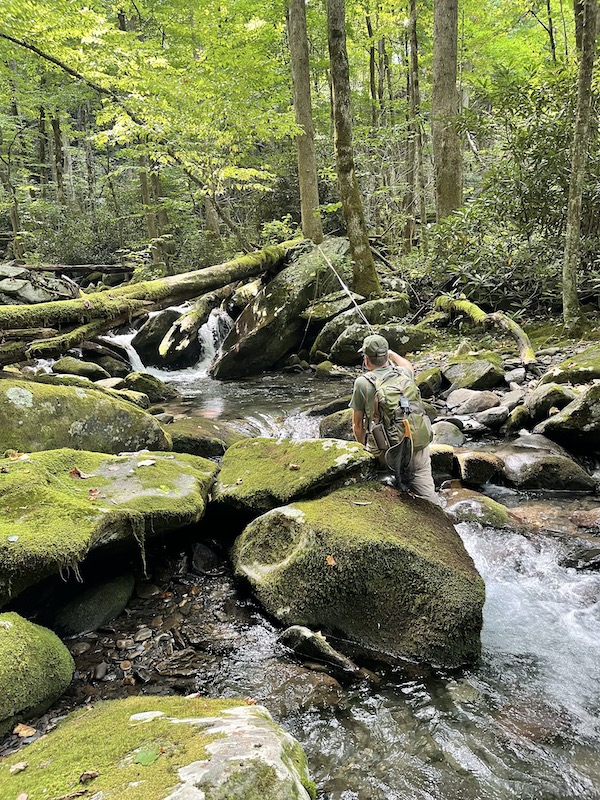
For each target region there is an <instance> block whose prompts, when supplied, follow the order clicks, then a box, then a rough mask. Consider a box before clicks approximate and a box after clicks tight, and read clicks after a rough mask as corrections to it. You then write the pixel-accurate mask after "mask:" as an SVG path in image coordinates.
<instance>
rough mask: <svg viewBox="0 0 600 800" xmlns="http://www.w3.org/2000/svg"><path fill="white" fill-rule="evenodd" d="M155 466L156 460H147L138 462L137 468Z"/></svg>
mask: <svg viewBox="0 0 600 800" xmlns="http://www.w3.org/2000/svg"><path fill="white" fill-rule="evenodd" d="M154 464H156V459H155V458H147V459H146V460H145V461H138V463H137V466H138V467H151V466H153V465H154Z"/></svg>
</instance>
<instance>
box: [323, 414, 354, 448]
mask: <svg viewBox="0 0 600 800" xmlns="http://www.w3.org/2000/svg"><path fill="white" fill-rule="evenodd" d="M319 436H320V437H321V438H322V439H343V440H344V441H347V442H353V441H354V432H353V430H352V409H351V408H344V409H343V410H342V411H336V412H335V413H333V414H328V415H327V416H326V417H323V419H322V420H321V421H320V422H319Z"/></svg>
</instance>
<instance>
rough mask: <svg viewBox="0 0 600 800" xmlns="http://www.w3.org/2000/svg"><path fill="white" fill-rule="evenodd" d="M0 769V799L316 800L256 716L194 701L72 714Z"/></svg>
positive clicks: (246, 708)
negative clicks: (24, 764)
mask: <svg viewBox="0 0 600 800" xmlns="http://www.w3.org/2000/svg"><path fill="white" fill-rule="evenodd" d="M22 760H23V753H17V754H15V755H14V756H10V757H9V758H7V759H5V760H4V761H3V762H2V765H1V766H0V797H3V798H4V797H6V798H16V797H18V796H19V795H21V796H26V797H29V798H31V800H37V798H44V797H48V798H51V797H52V798H57V797H69V796H70V797H75V796H76V795H79V794H81V787H82V780H81V776H82V775H84V774H86V775H87V778H86V779H84V780H85V781H86V782H85V790H84V791H86V796H87V795H88V794H89V795H90V796H92V795H93V797H94V798H96V799H97V800H101V798H104V799H105V800H167V798H169V799H170V800H175V799H176V798H180V799H181V800H184V798H187V799H188V800H201V798H211V799H212V800H234V798H235V800H257V798H260V800H284V798H285V800H311V798H312V799H313V800H314V798H315V797H316V793H315V787H314V784H313V782H312V781H311V780H310V778H309V775H308V769H307V763H306V756H305V755H304V752H303V750H302V748H301V747H300V745H299V744H298V742H297V741H296V740H295V739H294V738H293V737H292V736H291V735H290V734H289V733H287V732H286V731H284V730H283V728H281V727H280V726H279V725H277V724H276V723H275V722H273V720H272V718H271V716H270V715H269V713H268V711H267V710H266V709H265V708H263V707H262V706H256V705H248V704H245V703H244V701H242V700H239V699H228V700H212V699H204V698H199V697H196V696H192V697H189V698H183V697H144V696H139V697H129V698H127V699H124V700H113V701H110V702H105V703H98V704H96V705H94V707H93V708H92V707H86V708H84V709H81V710H79V711H76V712H74V713H73V714H70V715H69V716H68V717H67V718H66V719H64V720H62V722H61V723H60V724H59V726H58V728H57V729H56V730H55V731H52V732H51V733H50V734H49V735H48V736H44V737H43V738H42V739H39V740H38V741H36V742H34V743H33V744H32V745H30V746H29V747H28V748H27V762H28V765H29V766H28V767H27V769H25V770H24V771H20V772H19V771H17V772H14V771H13V773H12V774H11V767H12V766H13V765H14V764H16V763H17V762H19V761H22Z"/></svg>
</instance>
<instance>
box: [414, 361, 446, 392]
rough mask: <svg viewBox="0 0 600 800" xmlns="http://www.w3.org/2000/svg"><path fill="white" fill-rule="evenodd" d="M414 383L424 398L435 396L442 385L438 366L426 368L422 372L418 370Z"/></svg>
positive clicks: (442, 381)
mask: <svg viewBox="0 0 600 800" xmlns="http://www.w3.org/2000/svg"><path fill="white" fill-rule="evenodd" d="M415 383H416V384H417V386H418V387H419V391H420V392H421V397H423V398H424V399H426V400H427V399H429V398H430V397H435V395H436V394H437V393H438V392H439V391H440V390H441V388H442V386H443V385H444V376H443V375H442V370H441V369H440V368H439V367H431V369H426V370H425V371H424V372H420V373H419V374H418V375H417V377H416V379H415Z"/></svg>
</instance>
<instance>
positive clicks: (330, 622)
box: [232, 482, 485, 667]
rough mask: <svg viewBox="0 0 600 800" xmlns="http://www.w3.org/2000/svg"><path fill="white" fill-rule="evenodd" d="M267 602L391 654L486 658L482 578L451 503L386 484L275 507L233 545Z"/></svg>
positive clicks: (290, 618) (460, 660)
mask: <svg viewBox="0 0 600 800" xmlns="http://www.w3.org/2000/svg"><path fill="white" fill-rule="evenodd" d="M232 558H233V562H234V565H235V570H236V574H237V575H239V576H242V577H244V578H246V579H247V580H248V581H249V582H250V585H251V587H252V590H253V592H254V594H255V595H256V597H257V598H258V600H259V601H260V602H261V603H262V604H263V606H264V607H265V608H266V609H267V611H268V612H269V613H270V614H272V615H273V616H275V617H276V618H277V619H279V620H280V621H281V622H282V623H284V624H286V625H307V626H310V627H312V628H316V629H318V630H323V631H334V632H337V633H338V634H340V635H342V636H344V637H346V638H349V639H352V640H353V641H355V642H357V643H358V644H359V645H361V646H363V647H367V648H370V649H372V650H376V651H377V652H378V653H379V654H380V655H382V656H390V657H392V658H411V659H416V660H418V661H422V662H427V663H431V664H435V665H439V666H444V667H457V666H460V665H462V664H468V663H473V662H475V661H477V659H478V657H479V654H480V649H481V645H480V640H479V634H480V630H481V625H482V608H483V602H484V598H485V589H484V585H483V581H482V579H481V578H480V576H479V574H478V573H477V570H476V569H475V567H474V565H473V562H472V560H471V557H470V556H469V555H468V553H467V552H466V551H465V549H464V547H463V544H462V542H461V540H460V537H459V536H458V534H457V533H456V531H455V529H454V526H453V525H452V524H451V523H450V521H449V520H448V518H447V517H446V515H445V514H444V512H443V511H442V510H441V509H440V508H438V507H437V506H434V505H433V504H430V503H427V501H424V500H419V499H416V498H413V497H411V496H409V495H402V496H399V495H398V492H397V491H396V490H395V489H393V488H391V487H387V486H382V485H381V484H379V483H373V482H369V483H360V484H357V485H355V486H351V487H347V488H343V489H339V490H337V491H334V492H332V493H331V494H329V495H327V496H326V497H322V498H319V499H317V500H311V501H299V502H296V503H294V504H293V505H288V506H284V507H282V508H276V509H274V510H272V511H269V512H268V513H266V514H264V515H263V516H261V517H258V518H257V519H255V520H254V521H253V522H251V523H250V524H249V525H248V526H247V527H246V528H245V530H244V532H243V533H242V535H241V536H240V537H239V538H238V539H237V540H236V543H235V545H234V548H233V550H232Z"/></svg>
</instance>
